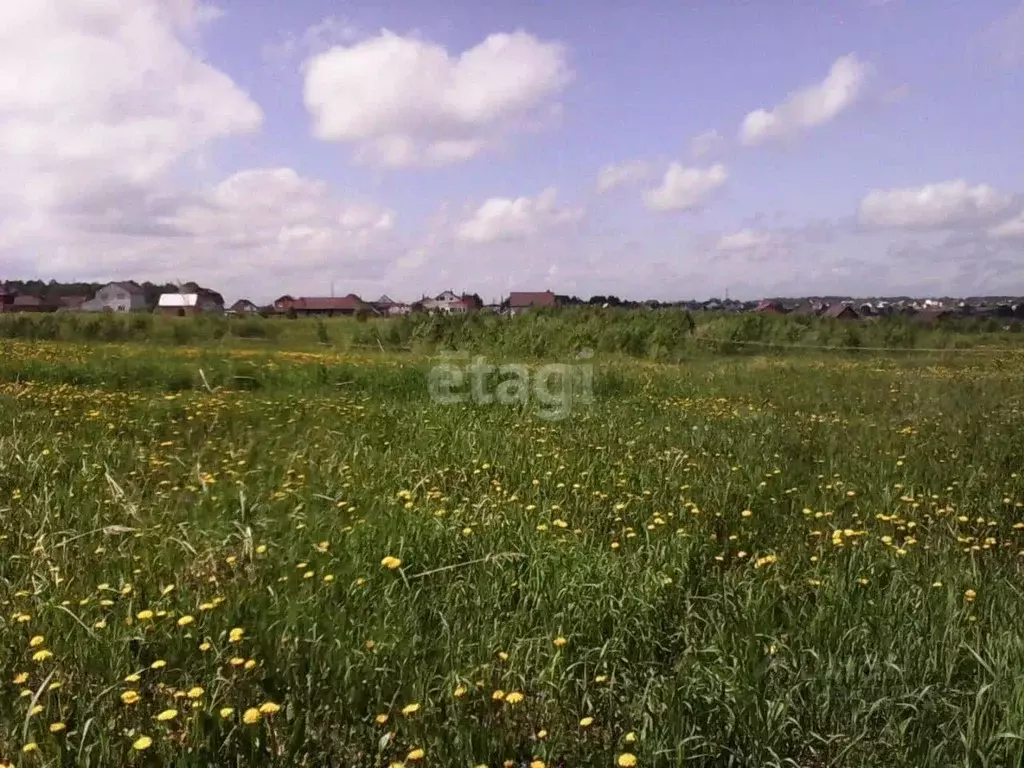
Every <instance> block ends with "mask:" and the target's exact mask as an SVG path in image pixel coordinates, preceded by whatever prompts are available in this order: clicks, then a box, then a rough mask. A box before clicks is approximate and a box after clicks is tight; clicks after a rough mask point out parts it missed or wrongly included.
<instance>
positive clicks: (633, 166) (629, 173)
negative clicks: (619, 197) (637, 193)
mask: <svg viewBox="0 0 1024 768" xmlns="http://www.w3.org/2000/svg"><path fill="white" fill-rule="evenodd" d="M650 177H651V167H650V164H649V163H647V162H645V161H643V160H629V161H627V162H625V163H612V164H611V165H606V166H605V167H604V168H602V169H601V171H600V172H599V173H598V174H597V192H598V194H602V193H604V192H610V191H611V190H613V189H616V188H618V187H622V186H627V185H631V184H638V183H640V182H643V181H646V180H647V179H649V178H650Z"/></svg>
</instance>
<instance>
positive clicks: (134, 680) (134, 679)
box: [124, 672, 142, 683]
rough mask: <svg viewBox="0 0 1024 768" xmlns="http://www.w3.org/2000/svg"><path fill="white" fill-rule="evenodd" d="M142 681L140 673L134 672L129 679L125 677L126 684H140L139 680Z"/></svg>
mask: <svg viewBox="0 0 1024 768" xmlns="http://www.w3.org/2000/svg"><path fill="white" fill-rule="evenodd" d="M141 679H142V676H141V675H139V674H138V673H136V672H132V673H131V674H130V675H128V676H127V677H125V679H124V681H125V682H126V683H137V682H139V680H141Z"/></svg>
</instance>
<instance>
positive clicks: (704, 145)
mask: <svg viewBox="0 0 1024 768" xmlns="http://www.w3.org/2000/svg"><path fill="white" fill-rule="evenodd" d="M723 144H725V137H723V136H722V134H720V133H719V132H718V131H705V132H704V133H702V134H700V135H698V136H694V137H693V139H692V140H691V141H690V153H691V154H692V155H693V156H694V157H695V158H697V159H698V160H700V159H701V158H703V157H707V156H708V155H710V154H713V153H715V152H717V151H718V150H720V149H721V148H722V145H723Z"/></svg>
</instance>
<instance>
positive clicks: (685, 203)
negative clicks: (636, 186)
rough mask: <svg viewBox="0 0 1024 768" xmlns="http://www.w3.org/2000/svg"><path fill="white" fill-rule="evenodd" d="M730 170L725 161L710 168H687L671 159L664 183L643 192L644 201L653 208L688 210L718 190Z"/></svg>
mask: <svg viewBox="0 0 1024 768" xmlns="http://www.w3.org/2000/svg"><path fill="white" fill-rule="evenodd" d="M728 177H729V174H728V173H727V172H726V170H725V166H724V165H722V164H720V163H719V164H716V165H713V166H711V167H710V168H684V167H683V166H682V165H680V164H679V163H672V164H671V165H669V167H668V170H667V171H665V176H664V177H663V178H662V180H661V184H660V185H659V186H657V187H655V188H654V189H649V190H647V191H646V192H645V193H644V202H645V203H646V205H647V207H648V208H650V209H651V210H653V211H687V210H691V209H693V208H698V207H700V206H701V205H703V203H704V201H705V200H706V199H707V198H708V196H709V195H711V194H712V193H713V192H714V191H715V190H717V189H718V188H720V187H721V186H722V185H723V184H725V181H726V179H727V178H728Z"/></svg>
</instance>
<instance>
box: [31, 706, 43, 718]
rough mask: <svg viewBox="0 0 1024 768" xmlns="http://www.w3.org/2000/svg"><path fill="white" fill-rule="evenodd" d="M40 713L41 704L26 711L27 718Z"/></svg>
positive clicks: (41, 709)
mask: <svg viewBox="0 0 1024 768" xmlns="http://www.w3.org/2000/svg"><path fill="white" fill-rule="evenodd" d="M42 711H43V705H42V704H36V705H35V706H34V707H32V709H30V710H29V711H28V716H29V717H35V716H36V715H38V714H39V713H40V712H42Z"/></svg>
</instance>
